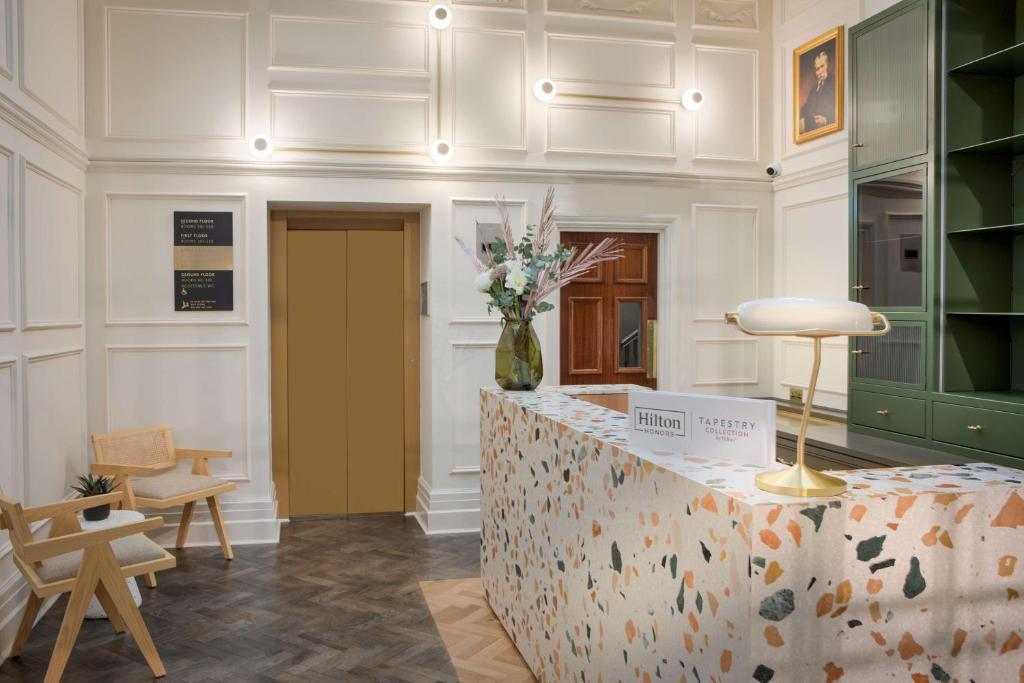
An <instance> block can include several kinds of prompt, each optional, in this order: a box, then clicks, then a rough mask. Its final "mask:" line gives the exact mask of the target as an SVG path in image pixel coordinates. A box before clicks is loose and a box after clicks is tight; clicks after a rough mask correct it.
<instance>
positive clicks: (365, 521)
mask: <svg viewBox="0 0 1024 683" xmlns="http://www.w3.org/2000/svg"><path fill="white" fill-rule="evenodd" d="M479 548H480V540H479V537H478V536H476V535H475V534H461V535H455V536H426V535H424V534H423V532H422V531H421V529H420V527H419V525H418V524H417V523H416V521H415V520H413V519H412V518H407V517H401V516H397V515H386V516H365V517H354V518H350V519H335V520H306V521H293V522H291V523H289V524H285V525H284V526H282V528H281V543H280V544H279V545H248V546H236V547H235V560H234V561H233V562H226V561H224V559H223V558H222V557H221V555H220V549H219V548H186V549H184V550H179V551H175V553H176V555H177V556H178V566H177V568H176V569H171V570H168V571H165V572H161V573H160V574H158V575H157V578H158V579H159V584H160V585H159V587H157V588H156V589H153V590H150V589H147V588H146V587H145V586H142V581H141V580H140V581H139V584H140V587H141V590H142V601H143V602H142V616H143V618H144V619H145V620H146V623H147V624H148V625H149V630H150V633H152V635H153V640H154V641H155V642H156V646H157V648H158V649H159V651H160V656H161V657H162V658H163V661H164V666H166V668H167V678H166V679H164V680H166V681H182V682H185V681H188V682H190V683H192V682H195V683H208V682H212V681H218V682H219V681H257V682H266V683H270V682H274V681H280V682H283V683H299V682H302V683H313V682H316V681H354V682H355V681H389V682H390V681H393V682H395V683H399V682H404V681H409V682H419V681H425V682H433V681H456V680H457V679H456V676H455V672H454V669H453V668H452V665H451V662H450V661H449V658H448V654H447V652H446V650H445V647H444V643H443V642H442V640H441V637H440V635H439V634H438V632H437V629H436V627H435V626H434V622H433V620H432V618H431V616H430V611H429V610H428V608H427V605H426V602H425V601H424V599H423V596H422V594H421V592H420V589H419V587H418V583H419V582H420V581H429V580H438V579H452V578H465V577H470V576H479ZM66 600H67V597H66V596H65V597H62V598H61V599H60V600H59V601H58V602H57V604H55V605H54V606H53V607H52V608H51V609H50V611H49V612H48V613H47V614H46V615H45V616H44V617H43V619H42V620H41V621H40V622H39V623H38V624H37V625H36V627H35V629H34V630H33V632H32V637H31V638H30V640H29V643H28V647H27V648H26V650H25V652H24V653H23V655H22V656H21V657H20V658H19V659H15V660H8V661H6V662H4V663H3V665H2V666H0V681H41V680H42V679H43V676H44V674H45V672H46V665H47V662H48V661H49V658H50V651H51V650H52V648H53V643H54V640H55V639H56V635H57V631H58V630H59V629H60V620H61V618H62V617H63V614H64V606H65V602H66ZM63 680H64V681H66V682H67V683H86V682H88V683H97V682H99V683H127V682H134V681H148V680H152V676H151V675H150V672H149V669H148V668H147V667H146V664H145V662H144V661H143V659H142V656H141V655H140V654H139V651H138V648H136V647H135V643H134V642H133V641H132V639H131V636H129V635H127V634H123V635H117V634H115V633H114V632H113V629H111V628H110V624H109V622H107V621H106V620H101V621H87V622H86V623H85V625H84V626H83V628H82V632H81V634H80V635H79V638H78V642H77V643H76V645H75V651H74V653H73V654H72V655H71V661H70V662H69V664H68V668H67V671H66V673H65V675H64V679H63Z"/></svg>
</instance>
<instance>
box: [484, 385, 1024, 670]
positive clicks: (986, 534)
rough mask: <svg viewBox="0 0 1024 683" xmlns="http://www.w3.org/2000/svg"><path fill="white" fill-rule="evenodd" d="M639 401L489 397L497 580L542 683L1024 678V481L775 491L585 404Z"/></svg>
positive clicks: (505, 616)
mask: <svg viewBox="0 0 1024 683" xmlns="http://www.w3.org/2000/svg"><path fill="white" fill-rule="evenodd" d="M627 390H628V387H554V388H543V389H540V390H538V391H536V392H504V391H501V390H499V389H496V388H495V389H493V390H492V389H485V390H483V391H482V392H481V411H482V414H481V449H482V453H481V481H482V501H481V514H482V518H483V519H482V536H483V543H482V549H481V571H482V576H483V585H484V589H485V592H486V595H487V600H488V602H489V603H490V605H491V608H492V609H493V610H494V613H495V614H496V615H497V617H498V619H499V620H500V622H501V623H502V625H503V626H504V628H505V630H506V631H508V633H509V635H510V636H511V637H512V639H513V640H514V641H515V643H516V646H517V647H518V649H519V651H520V652H521V653H522V655H523V657H524V658H525V660H526V662H527V663H528V664H529V666H530V668H531V669H532V670H533V672H534V674H535V675H536V676H537V678H538V679H539V680H541V681H580V682H584V681H586V682H594V683H598V682H603V683H613V682H614V681H640V682H641V683H656V682H657V681H672V682H673V683H675V682H680V681H681V682H689V683H699V682H703V683H710V682H712V681H716V682H719V683H724V682H725V681H760V682H761V683H767V682H768V681H776V682H780V681H786V682H790V681H793V682H797V683H803V682H805V681H808V682H810V681H827V682H832V681H840V680H842V681H859V682H865V683H866V682H870V681H882V680H898V681H910V682H920V683H924V682H925V681H940V682H942V681H961V682H962V683H968V681H976V682H977V683H981V682H983V681H996V682H1000V683H1005V682H1020V683H1024V645H1022V637H1024V633H1022V629H1024V626H1022V624H1024V599H1022V598H1021V593H1022V592H1024V561H1022V557H1021V556H1022V555H1024V498H1022V491H1024V487H1022V483H1021V482H1022V479H1024V477H1022V475H1024V472H1021V471H1019V470H1014V469H1009V468H1004V467H997V466H994V465H986V464H970V465H940V466H932V467H908V468H897V469H880V470H854V471H848V472H845V473H843V477H844V478H845V479H846V480H847V481H848V482H849V484H850V490H849V491H848V492H847V493H844V494H843V495H842V496H838V497H835V498H818V499H802V498H789V497H783V496H778V495H774V494H770V493H766V492H763V491H760V490H758V489H757V488H756V487H755V486H754V483H753V480H754V474H755V472H756V471H757V470H756V469H755V468H752V467H744V466H733V465H730V464H728V463H721V462H710V461H707V460H703V459H701V458H698V457H686V456H681V455H659V456H650V457H646V456H644V457H640V456H637V455H636V454H634V453H631V452H630V449H629V445H628V437H627V419H626V415H624V414H623V413H621V412H617V411H615V410H611V409H609V408H606V407H602V406H600V405H595V404H593V403H590V402H588V401H584V400H581V399H578V398H575V397H574V395H579V394H593V395H596V394H609V393H615V392H623V391H627ZM570 394H573V395H570Z"/></svg>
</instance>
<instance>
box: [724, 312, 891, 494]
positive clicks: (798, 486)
mask: <svg viewBox="0 0 1024 683" xmlns="http://www.w3.org/2000/svg"><path fill="white" fill-rule="evenodd" d="M725 322H726V323H728V324H730V325H735V326H736V327H738V328H739V329H740V331H742V332H744V333H745V334H750V335H754V336H776V337H783V336H784V337H791V336H792V337H809V338H811V339H813V340H814V366H813V368H812V369H811V381H810V383H808V385H807V398H806V399H805V400H804V410H803V415H802V417H801V418H800V435H799V436H798V437H797V441H796V464H794V465H793V466H791V467H789V468H787V469H784V470H778V471H774V472H761V473H760V474H758V475H757V477H756V478H755V481H756V483H757V487H758V488H759V489H761V490H763V491H769V492H771V493H781V494H783V495H787V496H837V495H839V494H840V493H843V492H844V491H846V482H845V481H844V480H842V479H840V478H839V477H834V476H832V475H830V474H825V473H824V472H818V471H817V470H813V469H811V468H810V467H808V466H807V465H805V464H804V444H805V442H806V440H807V424H808V422H810V418H811V404H812V403H813V401H814V387H815V386H816V385H817V383H818V369H819V368H820V367H821V340H822V339H824V338H825V337H879V336H881V335H883V334H888V332H889V330H890V325H889V320H888V319H887V318H886V317H885V316H884V315H882V314H881V313H874V312H872V311H871V310H869V309H868V307H867V306H865V305H864V304H860V303H857V302H854V301H841V300H836V299H812V298H800V297H785V298H779V299H760V300H758V301H747V302H744V303H742V304H740V305H739V307H738V308H737V309H736V312H735V313H726V314H725ZM879 325H881V327H879Z"/></svg>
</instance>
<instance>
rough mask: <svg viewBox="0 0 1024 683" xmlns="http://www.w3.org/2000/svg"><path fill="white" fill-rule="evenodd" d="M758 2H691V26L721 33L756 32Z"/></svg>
mask: <svg viewBox="0 0 1024 683" xmlns="http://www.w3.org/2000/svg"><path fill="white" fill-rule="evenodd" d="M757 14H758V0H693V19H692V20H693V25H694V27H697V28H712V29H717V30H721V31H745V32H756V31H758V16H757Z"/></svg>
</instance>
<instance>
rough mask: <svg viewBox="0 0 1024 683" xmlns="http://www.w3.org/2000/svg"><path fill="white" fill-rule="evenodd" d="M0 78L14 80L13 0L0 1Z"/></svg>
mask: <svg viewBox="0 0 1024 683" xmlns="http://www.w3.org/2000/svg"><path fill="white" fill-rule="evenodd" d="M0 77H3V78H6V79H7V80H9V81H13V80H14V0H0Z"/></svg>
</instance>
